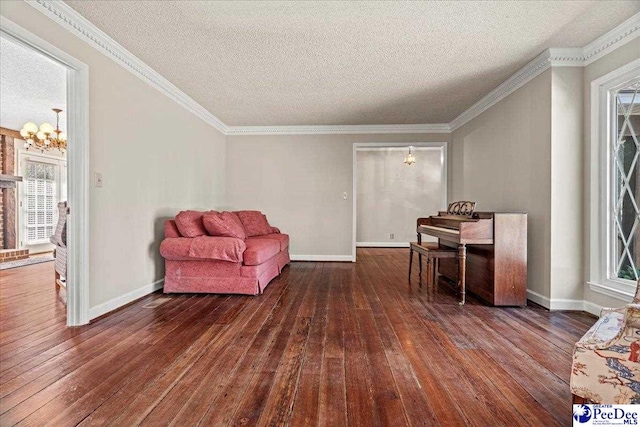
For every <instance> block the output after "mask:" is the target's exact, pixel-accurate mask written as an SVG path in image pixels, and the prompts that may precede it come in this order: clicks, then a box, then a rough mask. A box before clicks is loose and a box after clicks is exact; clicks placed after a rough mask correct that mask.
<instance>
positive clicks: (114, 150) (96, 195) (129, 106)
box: [0, 1, 225, 307]
mask: <svg viewBox="0 0 640 427" xmlns="http://www.w3.org/2000/svg"><path fill="white" fill-rule="evenodd" d="M0 13H1V14H2V16H4V17H6V18H7V19H9V20H11V21H13V22H15V23H16V24H18V25H20V26H22V27H24V28H26V29H27V30H28V31H30V32H32V33H34V34H36V35H37V36H39V37H41V38H43V39H45V40H46V41H48V42H49V43H51V44H53V45H55V46H56V47H58V48H59V49H61V50H63V51H65V52H66V53H68V54H69V55H71V56H73V57H75V58H77V59H78V60H80V61H82V62H84V63H86V64H87V65H88V66H89V79H90V81H89V91H90V93H89V97H90V111H89V121H90V144H91V145H90V170H91V173H93V172H101V173H102V174H103V180H104V185H103V187H102V188H94V187H91V190H90V227H91V228H90V236H89V237H90V284H89V289H90V306H91V307H96V306H99V305H100V304H103V303H106V302H108V301H110V300H112V299H114V298H117V297H121V296H123V295H126V294H127V293H129V292H132V291H134V290H136V289H139V288H141V287H144V286H148V285H149V284H151V283H153V282H155V281H157V280H160V279H162V278H163V276H164V270H163V262H162V258H161V257H160V255H159V254H158V245H159V242H160V240H161V238H162V219H163V218H165V217H169V216H173V215H174V214H175V213H176V212H177V211H179V210H180V209H185V208H212V207H217V206H219V205H221V204H223V203H224V197H225V138H224V136H223V135H222V134H220V133H219V132H218V131H217V130H215V129H214V128H213V127H211V126H209V125H207V124H206V123H204V122H203V121H202V120H200V119H199V118H197V117H196V116H194V115H193V114H191V113H190V112H188V111H186V110H185V109H183V108H182V107H180V106H179V105H177V104H175V103H174V102H173V101H171V100H170V99H169V98H168V97H166V96H164V95H163V94H162V93H160V92H159V91H157V90H156V89H154V88H152V87H151V86H149V85H147V84H146V83H144V82H143V81H141V80H140V79H138V78H137V77H135V76H134V75H132V74H131V73H129V72H128V71H126V70H125V69H123V68H122V67H120V66H119V65H117V64H116V63H115V62H113V61H112V60H111V59H108V58H107V57H105V56H104V55H102V54H101V53H99V52H98V51H97V50H95V49H93V48H92V47H90V46H89V45H88V44H86V43H84V42H83V41H81V40H80V39H78V38H76V37H75V36H73V35H72V34H70V33H68V32H67V31H66V30H64V29H62V28H61V27H60V26H58V25H57V24H55V23H54V22H52V21H51V20H49V19H48V18H45V17H44V15H42V14H40V13H39V12H37V11H36V10H35V9H33V8H31V7H30V6H28V5H26V4H25V3H22V2H5V1H3V2H2V4H1V6H0ZM69 143H70V144H73V141H70V142H69ZM71 208H72V209H73V207H71Z"/></svg>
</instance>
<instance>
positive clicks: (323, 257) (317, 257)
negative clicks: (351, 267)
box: [289, 255, 353, 262]
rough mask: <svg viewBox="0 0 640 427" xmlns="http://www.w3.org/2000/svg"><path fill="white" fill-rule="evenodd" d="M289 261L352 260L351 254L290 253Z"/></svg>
mask: <svg viewBox="0 0 640 427" xmlns="http://www.w3.org/2000/svg"><path fill="white" fill-rule="evenodd" d="M289 258H291V261H319V262H353V256H351V255H290V256H289Z"/></svg>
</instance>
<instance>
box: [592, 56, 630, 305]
mask: <svg viewBox="0 0 640 427" xmlns="http://www.w3.org/2000/svg"><path fill="white" fill-rule="evenodd" d="M638 131H640V59H638V60H635V61H632V62H630V63H629V64H627V65H625V66H623V67H620V68H619V69H617V70H614V71H612V72H610V73H609V74H607V75H605V76H602V77H600V78H598V79H597V80H594V81H593V82H592V83H591V138H590V141H591V142H590V163H589V170H590V181H589V211H588V213H589V217H588V218H589V236H590V237H589V242H588V243H589V246H588V250H589V270H588V274H589V277H588V283H589V286H590V288H591V290H593V291H595V292H599V293H602V294H605V295H609V296H612V297H616V298H619V299H622V300H627V301H628V300H629V298H630V296H631V295H633V291H634V290H635V281H636V280H638V279H639V278H640V137H639V136H638Z"/></svg>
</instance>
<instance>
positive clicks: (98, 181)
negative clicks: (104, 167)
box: [93, 172, 102, 187]
mask: <svg viewBox="0 0 640 427" xmlns="http://www.w3.org/2000/svg"><path fill="white" fill-rule="evenodd" d="M93 186H94V187H102V174H101V173H100V172H94V173H93Z"/></svg>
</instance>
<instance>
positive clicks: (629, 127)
mask: <svg viewBox="0 0 640 427" xmlns="http://www.w3.org/2000/svg"><path fill="white" fill-rule="evenodd" d="M639 92H640V79H637V80H635V81H633V82H631V83H630V84H628V85H625V86H624V87H622V88H620V89H618V90H614V91H612V92H611V94H610V96H611V97H612V98H613V100H612V101H613V102H611V106H612V114H611V130H612V132H613V135H612V138H611V143H612V144H611V150H612V153H611V157H610V158H611V161H612V163H613V164H612V165H610V168H611V170H612V171H613V177H612V180H611V181H612V182H611V183H612V185H613V187H612V189H611V194H612V195H613V200H611V204H610V209H611V212H610V215H611V218H612V219H613V221H612V223H611V226H612V228H613V229H612V230H610V231H609V235H610V236H612V237H613V242H612V249H613V250H612V256H613V259H612V261H613V262H612V267H613V271H612V272H611V274H612V276H614V277H616V278H619V279H626V280H633V281H635V280H638V278H639V277H640V270H639V268H640V263H639V262H638V258H639V257H640V209H639V205H640V197H639V195H640V182H639V181H640V173H638V171H639V170H640V161H639V157H640V144H639V143H638V139H639V138H638V131H639V130H640V93H639Z"/></svg>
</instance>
